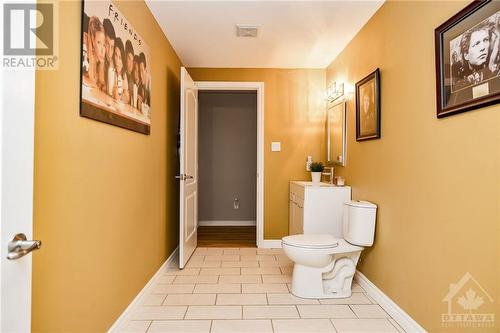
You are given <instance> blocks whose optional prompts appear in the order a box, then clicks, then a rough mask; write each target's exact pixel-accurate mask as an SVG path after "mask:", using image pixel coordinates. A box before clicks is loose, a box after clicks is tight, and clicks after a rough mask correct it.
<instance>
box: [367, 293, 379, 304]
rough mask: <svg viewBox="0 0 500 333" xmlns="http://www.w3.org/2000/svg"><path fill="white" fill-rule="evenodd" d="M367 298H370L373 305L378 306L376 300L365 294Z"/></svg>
mask: <svg viewBox="0 0 500 333" xmlns="http://www.w3.org/2000/svg"><path fill="white" fill-rule="evenodd" d="M364 294H365V296H366V298H368V299H369V300H370V301H371V302H372V304H378V303H377V301H376V300H374V299H373V297H371V296H370V295H369V294H368V293H364Z"/></svg>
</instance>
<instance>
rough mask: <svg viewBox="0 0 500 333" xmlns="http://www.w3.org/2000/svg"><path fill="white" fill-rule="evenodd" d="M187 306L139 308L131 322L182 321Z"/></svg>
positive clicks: (132, 314)
mask: <svg viewBox="0 0 500 333" xmlns="http://www.w3.org/2000/svg"><path fill="white" fill-rule="evenodd" d="M186 309H187V306H139V307H137V308H135V309H133V311H132V313H131V314H130V317H129V319H130V320H165V319H182V318H184V314H185V313H186Z"/></svg>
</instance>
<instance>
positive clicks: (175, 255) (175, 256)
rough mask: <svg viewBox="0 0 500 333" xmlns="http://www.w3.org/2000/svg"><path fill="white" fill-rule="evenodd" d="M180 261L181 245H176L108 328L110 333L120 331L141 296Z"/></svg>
mask: <svg viewBox="0 0 500 333" xmlns="http://www.w3.org/2000/svg"><path fill="white" fill-rule="evenodd" d="M178 262H179V247H176V248H175V250H173V251H172V253H171V254H170V256H169V257H168V259H167V260H166V261H165V262H164V263H163V264H162V265H161V266H160V268H159V269H158V271H156V273H155V275H153V277H152V278H151V279H150V280H149V281H148V283H146V285H145V286H144V288H142V290H141V291H140V292H139V293H138V294H137V296H135V298H134V300H133V301H132V302H131V303H130V304H129V305H128V306H127V308H126V309H125V311H123V313H122V314H121V315H120V317H118V319H117V320H116V321H115V322H114V324H113V325H112V326H111V327H110V329H109V330H108V333H113V332H116V333H117V332H120V328H121V326H122V324H124V323H125V322H126V320H127V317H128V316H129V314H130V312H131V310H132V309H133V308H135V307H136V306H138V305H139V302H140V300H141V298H142V297H143V296H144V295H145V294H146V291H147V290H149V289H151V287H152V286H153V285H154V283H155V281H156V280H157V279H158V278H159V277H160V275H161V273H162V272H163V271H164V270H166V269H167V268H171V267H177V265H178Z"/></svg>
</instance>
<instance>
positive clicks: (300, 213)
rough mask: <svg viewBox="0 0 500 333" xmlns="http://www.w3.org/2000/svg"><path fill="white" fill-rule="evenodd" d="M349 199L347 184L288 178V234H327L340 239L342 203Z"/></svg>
mask: <svg viewBox="0 0 500 333" xmlns="http://www.w3.org/2000/svg"><path fill="white" fill-rule="evenodd" d="M349 200H351V188H350V187H349V186H335V185H331V184H326V183H319V184H318V183H312V182H304V181H291V182H290V206H289V234H290V235H295V234H315V233H318V234H321V233H329V234H332V235H334V236H335V237H337V238H342V214H343V209H344V202H347V201H349Z"/></svg>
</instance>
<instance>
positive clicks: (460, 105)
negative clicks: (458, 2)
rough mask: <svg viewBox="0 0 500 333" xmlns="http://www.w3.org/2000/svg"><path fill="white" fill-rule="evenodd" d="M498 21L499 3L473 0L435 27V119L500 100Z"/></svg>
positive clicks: (499, 18) (499, 16)
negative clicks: (480, 49)
mask: <svg viewBox="0 0 500 333" xmlns="http://www.w3.org/2000/svg"><path fill="white" fill-rule="evenodd" d="M499 22H500V2H498V1H491V0H476V1H474V2H472V3H471V4H469V5H468V6H467V7H465V8H464V9H462V10H461V11H460V12H458V13H457V14H455V15H454V16H453V17H451V18H450V19H448V20H447V21H446V22H444V23H443V24H441V25H440V26H439V27H437V28H436V29H435V53H436V54H435V58H436V102H437V117H438V118H442V117H447V116H450V115H454V114H457V113H461V112H465V111H470V110H474V109H478V108H481V107H484V106H488V105H493V104H496V103H498V102H500V51H499V44H500V43H499V42H500V28H499ZM479 48H482V51H479V53H478V50H479ZM478 54H479V55H478Z"/></svg>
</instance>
